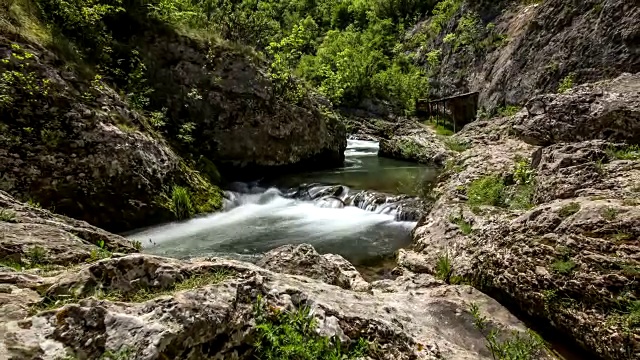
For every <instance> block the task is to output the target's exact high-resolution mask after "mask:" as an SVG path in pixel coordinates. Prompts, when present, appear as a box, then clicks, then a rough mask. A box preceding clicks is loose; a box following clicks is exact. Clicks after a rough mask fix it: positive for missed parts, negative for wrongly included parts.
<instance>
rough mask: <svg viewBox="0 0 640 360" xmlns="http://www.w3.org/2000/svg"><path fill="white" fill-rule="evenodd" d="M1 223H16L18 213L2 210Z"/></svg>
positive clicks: (0, 211)
mask: <svg viewBox="0 0 640 360" xmlns="http://www.w3.org/2000/svg"><path fill="white" fill-rule="evenodd" d="M0 221H4V222H15V221H16V213H15V212H14V211H12V210H9V209H0Z"/></svg>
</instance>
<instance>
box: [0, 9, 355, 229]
mask: <svg viewBox="0 0 640 360" xmlns="http://www.w3.org/2000/svg"><path fill="white" fill-rule="evenodd" d="M0 10H2V9H0ZM2 11H4V10H2ZM0 15H2V16H4V14H0ZM9 16H11V15H9ZM34 19H37V18H35V17H34ZM34 21H35V20H34ZM127 21H133V20H132V19H127ZM16 22H17V24H18V25H17V26H16V27H15V28H7V27H6V26H5V25H4V24H2V25H3V26H1V27H0V60H1V62H0V72H1V74H2V77H1V78H0V130H1V131H0V190H3V191H7V192H8V193H10V194H12V195H13V196H16V197H17V198H19V199H21V200H23V201H27V200H31V201H33V202H35V203H39V204H40V205H42V206H43V207H46V208H49V209H55V211H56V212H58V213H61V214H65V215H68V216H71V217H74V218H77V219H82V220H85V221H87V222H89V223H91V224H93V225H96V226H100V227H103V228H105V229H108V230H110V231H125V230H129V229H132V228H136V227H142V226H147V225H151V224H155V223H159V222H164V221H169V220H173V219H175V215H174V214H173V213H172V211H171V199H170V198H171V192H172V189H173V188H174V187H175V186H181V187H185V188H187V189H188V191H189V193H190V194H191V196H192V198H191V202H192V203H193V204H192V205H193V208H194V211H193V212H195V213H198V212H210V211H214V210H216V209H218V208H219V207H220V206H221V194H220V191H219V189H218V188H217V186H216V183H217V182H219V181H220V174H219V173H218V171H217V170H216V166H215V165H214V164H216V165H220V166H221V167H223V168H224V169H225V170H226V172H225V173H224V174H223V175H224V176H228V177H233V176H234V174H236V173H237V172H246V171H249V172H250V174H251V175H252V176H262V174H261V172H262V171H264V170H266V169H271V168H274V167H278V168H280V167H295V166H310V165H314V166H317V167H322V166H339V165H341V164H342V161H343V159H344V155H343V153H344V149H345V148H346V135H345V130H344V125H342V124H341V123H340V121H339V120H337V119H336V118H335V117H334V116H333V115H331V113H330V111H327V110H321V109H326V107H324V106H323V105H321V102H322V99H319V100H318V99H312V97H311V96H305V97H303V98H302V99H301V100H300V101H299V102H298V103H297V104H293V103H290V102H287V101H284V100H282V98H281V97H280V96H278V95H277V94H276V93H275V91H274V90H273V88H274V86H273V83H272V79H271V77H270V76H269V75H268V72H267V71H266V69H267V67H266V65H267V64H266V63H265V62H264V60H261V59H260V57H259V56H258V55H256V54H255V52H252V51H251V50H250V49H247V48H244V47H241V46H238V45H234V44H229V43H227V42H224V41H222V40H218V41H217V42H212V41H205V40H202V39H196V38H194V37H190V36H186V35H180V34H178V33H177V32H176V30H175V29H172V28H171V27H169V26H165V25H162V24H158V23H153V22H150V23H149V24H138V23H131V22H127V24H129V26H131V28H130V29H129V30H130V31H123V29H120V32H126V33H127V34H126V35H122V34H119V33H115V32H114V34H116V35H115V37H114V39H113V41H112V43H111V44H110V46H112V47H113V48H114V55H112V57H113V59H114V60H115V59H117V58H118V56H122V54H125V55H126V56H127V57H128V58H127V57H125V59H123V60H122V61H121V60H117V61H115V64H116V65H117V66H119V67H116V68H108V66H114V65H113V64H111V65H109V64H107V65H101V64H98V65H96V64H93V63H91V62H90V61H85V59H79V60H78V63H70V61H69V56H67V55H68V54H64V53H62V52H61V48H60V46H56V44H53V45H52V44H51V43H45V42H43V41H38V39H37V38H34V37H33V36H27V35H28V34H27V31H26V30H25V29H26V27H24V26H23V27H22V28H21V27H20V26H21V25H24V24H20V22H19V21H17V20H16ZM131 24H133V26H132V25H131ZM15 29H17V30H15ZM151 29H153V30H154V31H151ZM14 30H15V31H14ZM25 34H26V35H25ZM52 36H57V37H58V38H56V41H57V42H58V43H61V42H64V41H68V40H67V39H65V38H64V37H63V36H62V35H60V34H54V35H52ZM132 59H140V60H136V61H139V63H137V65H135V66H133V67H132V66H130V64H129V63H128V61H131V63H133V61H132ZM128 66H129V67H132V68H131V69H128V68H127V67H128ZM105 69H106V70H105ZM127 71H129V72H128V73H127ZM98 74H102V75H98ZM105 74H106V75H105ZM114 74H115V75H114ZM122 74H124V76H123V75H122ZM116 75H119V76H121V77H123V78H124V80H125V81H124V84H123V82H122V81H120V82H118V81H117V80H114V79H115V78H117V77H118V76H116ZM131 84H135V89H132V87H133V86H132V85H131ZM133 92H138V93H134V94H133V95H132V93H133ZM135 96H138V98H140V99H141V100H142V102H143V103H144V102H145V101H147V100H145V99H146V98H148V102H147V104H146V105H144V104H143V105H141V104H135V103H134V102H135ZM329 106H330V104H329ZM153 110H157V111H153ZM196 169H197V170H199V171H196Z"/></svg>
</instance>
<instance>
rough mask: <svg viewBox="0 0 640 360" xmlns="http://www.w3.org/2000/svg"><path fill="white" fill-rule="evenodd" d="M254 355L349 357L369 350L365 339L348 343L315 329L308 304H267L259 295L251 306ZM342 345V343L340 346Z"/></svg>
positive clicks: (317, 359)
mask: <svg viewBox="0 0 640 360" xmlns="http://www.w3.org/2000/svg"><path fill="white" fill-rule="evenodd" d="M254 311H255V316H256V340H255V342H254V344H253V346H254V349H255V352H256V354H255V356H256V359H262V360H276V359H277V360H289V359H290V360H348V359H360V358H364V357H365V355H367V353H368V352H369V349H368V343H367V341H366V340H364V339H360V340H359V341H357V342H355V343H353V344H351V345H349V344H341V343H340V340H339V339H338V338H337V337H336V338H333V339H331V338H328V337H326V336H321V335H319V334H318V333H317V332H316V326H317V323H316V320H315V318H314V317H313V316H312V315H311V312H310V309H309V308H308V307H300V308H299V309H298V310H297V311H281V310H279V309H275V308H270V307H268V306H266V304H264V303H263V302H262V300H261V299H258V302H257V303H256V305H255V308H254ZM343 345H344V346H343Z"/></svg>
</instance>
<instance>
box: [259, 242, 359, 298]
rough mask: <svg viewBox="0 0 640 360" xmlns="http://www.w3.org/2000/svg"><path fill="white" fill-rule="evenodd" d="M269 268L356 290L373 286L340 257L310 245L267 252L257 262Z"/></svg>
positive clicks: (292, 246) (284, 247)
mask: <svg viewBox="0 0 640 360" xmlns="http://www.w3.org/2000/svg"><path fill="white" fill-rule="evenodd" d="M257 265H258V266H261V267H263V268H265V269H269V270H271V271H274V272H281V273H285V274H291V275H301V276H306V277H310V278H312V279H316V280H320V281H322V282H324V283H327V284H330V285H336V286H339V287H341V288H343V289H347V290H354V291H369V290H370V289H371V285H370V284H369V283H368V282H367V281H365V280H364V279H363V278H362V276H361V275H360V273H359V272H358V270H356V268H355V267H354V266H353V265H352V264H351V263H350V262H349V261H347V260H346V259H345V258H343V257H342V256H340V255H334V254H325V255H320V254H318V252H317V251H316V250H315V249H314V248H313V246H311V245H308V244H302V245H286V246H283V247H279V248H277V249H274V250H271V251H269V252H268V253H266V254H265V255H264V256H263V257H262V258H261V259H260V260H259V261H258V263H257Z"/></svg>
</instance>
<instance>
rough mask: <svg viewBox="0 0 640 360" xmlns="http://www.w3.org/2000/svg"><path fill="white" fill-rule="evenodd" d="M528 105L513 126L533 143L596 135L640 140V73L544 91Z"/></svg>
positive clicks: (576, 140) (523, 138)
mask: <svg viewBox="0 0 640 360" xmlns="http://www.w3.org/2000/svg"><path fill="white" fill-rule="evenodd" d="M526 108H527V111H521V112H520V113H519V114H518V115H517V116H516V117H515V119H514V124H513V129H514V130H515V132H516V133H517V135H518V137H520V138H521V139H522V140H523V141H525V142H527V143H529V144H532V145H541V146H547V145H551V144H555V143H561V142H579V141H587V140H596V139H599V140H608V141H611V142H627V143H629V144H638V143H640V74H623V75H621V76H620V77H618V78H616V79H613V80H604V81H601V82H598V83H593V84H586V85H582V86H579V87H576V88H574V89H572V90H570V91H568V92H567V93H564V94H548V95H540V96H537V97H534V98H533V99H531V100H529V102H528V103H527V105H526Z"/></svg>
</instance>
